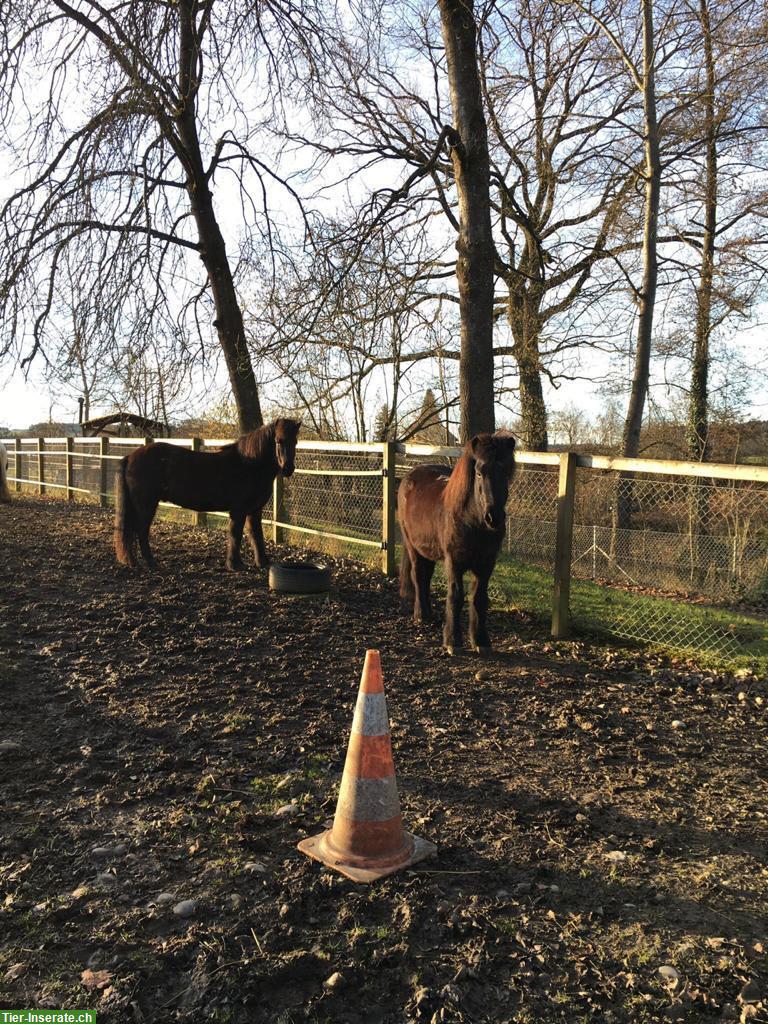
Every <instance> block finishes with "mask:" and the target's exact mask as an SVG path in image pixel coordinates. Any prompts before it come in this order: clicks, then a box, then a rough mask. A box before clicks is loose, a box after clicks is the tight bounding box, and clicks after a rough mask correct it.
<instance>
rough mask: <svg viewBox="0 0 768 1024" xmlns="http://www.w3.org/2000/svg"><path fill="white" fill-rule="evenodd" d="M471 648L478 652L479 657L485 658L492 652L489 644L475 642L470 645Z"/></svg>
mask: <svg viewBox="0 0 768 1024" xmlns="http://www.w3.org/2000/svg"><path fill="white" fill-rule="evenodd" d="M472 650H473V651H475V652H476V653H477V654H479V655H480V657H481V658H487V657H488V656H489V655H491V654H493V648H492V647H491V645H490V644H485V645H481V644H475V645H474V646H473V647H472Z"/></svg>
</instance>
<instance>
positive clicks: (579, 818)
mask: <svg viewBox="0 0 768 1024" xmlns="http://www.w3.org/2000/svg"><path fill="white" fill-rule="evenodd" d="M576 821H578V822H581V823H582V824H583V823H584V822H585V821H589V818H588V817H587V816H586V814H582V813H581V812H579V813H578V814H577V815H576Z"/></svg>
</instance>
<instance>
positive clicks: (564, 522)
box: [552, 452, 576, 639]
mask: <svg viewBox="0 0 768 1024" xmlns="http://www.w3.org/2000/svg"><path fill="white" fill-rule="evenodd" d="M575 493H576V453H575V452H563V453H562V455H561V456H560V479H559V481H558V488H557V536H556V539H555V572H554V576H555V579H554V587H553V589H552V636H553V637H554V638H555V639H562V638H563V637H566V636H568V635H569V633H570V631H571V610H570V596H571V552H572V549H573V504H574V497H575Z"/></svg>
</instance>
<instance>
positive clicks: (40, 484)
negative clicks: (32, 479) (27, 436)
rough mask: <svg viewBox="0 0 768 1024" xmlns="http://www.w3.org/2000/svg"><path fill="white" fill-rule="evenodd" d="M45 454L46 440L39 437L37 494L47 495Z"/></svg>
mask: <svg viewBox="0 0 768 1024" xmlns="http://www.w3.org/2000/svg"><path fill="white" fill-rule="evenodd" d="M44 452H45V438H44V437H38V439H37V493H38V494H45V463H44V454H43V453H44Z"/></svg>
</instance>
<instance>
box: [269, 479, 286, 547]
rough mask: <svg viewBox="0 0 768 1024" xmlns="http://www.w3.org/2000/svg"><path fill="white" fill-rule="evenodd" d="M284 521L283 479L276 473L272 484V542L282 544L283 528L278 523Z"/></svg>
mask: <svg viewBox="0 0 768 1024" xmlns="http://www.w3.org/2000/svg"><path fill="white" fill-rule="evenodd" d="M283 522H285V479H284V478H283V476H282V475H281V474H280V473H278V474H277V476H276V477H275V482H274V484H273V485H272V543H273V544H282V542H283V530H282V528H281V527H280V526H278V525H277V524H278V523H283Z"/></svg>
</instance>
